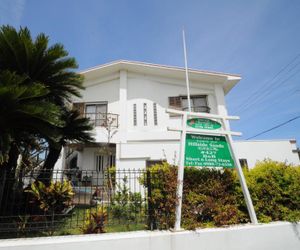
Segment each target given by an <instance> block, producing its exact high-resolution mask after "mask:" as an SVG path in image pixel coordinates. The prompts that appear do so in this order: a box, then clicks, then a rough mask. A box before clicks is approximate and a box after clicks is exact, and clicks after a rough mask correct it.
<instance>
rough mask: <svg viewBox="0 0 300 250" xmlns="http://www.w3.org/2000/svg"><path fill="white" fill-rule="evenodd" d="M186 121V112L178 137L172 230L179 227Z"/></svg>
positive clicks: (176, 229)
mask: <svg viewBox="0 0 300 250" xmlns="http://www.w3.org/2000/svg"><path fill="white" fill-rule="evenodd" d="M186 121H187V113H185V114H184V115H183V117H182V132H181V139H180V158H179V167H178V175H177V193H176V198H177V204H176V214H175V225H174V230H175V231H178V230H180V229H181V227H180V225H181V208H182V193H183V175H184V155H185V139H186V138H185V137H186Z"/></svg>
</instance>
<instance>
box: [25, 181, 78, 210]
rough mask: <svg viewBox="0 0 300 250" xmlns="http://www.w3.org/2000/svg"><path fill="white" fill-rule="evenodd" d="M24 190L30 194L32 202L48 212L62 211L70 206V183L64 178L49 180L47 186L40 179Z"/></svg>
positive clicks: (71, 192) (71, 197) (71, 196)
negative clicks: (54, 180)
mask: <svg viewBox="0 0 300 250" xmlns="http://www.w3.org/2000/svg"><path fill="white" fill-rule="evenodd" d="M25 192H28V193H30V194H32V199H31V203H32V204H34V205H35V206H38V207H39V209H40V210H41V211H43V212H44V213H48V214H59V213H62V212H63V210H64V209H66V208H68V207H70V205H71V203H72V200H73V196H74V192H73V188H72V185H71V183H70V182H69V181H66V180H64V181H63V182H59V181H57V182H53V181H51V183H50V185H49V186H46V185H45V184H44V183H43V182H40V181H38V182H34V183H32V184H31V186H30V189H28V190H26V191H25Z"/></svg>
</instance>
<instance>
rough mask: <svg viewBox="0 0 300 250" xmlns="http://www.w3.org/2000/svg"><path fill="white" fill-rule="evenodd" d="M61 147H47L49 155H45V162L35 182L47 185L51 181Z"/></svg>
mask: <svg viewBox="0 0 300 250" xmlns="http://www.w3.org/2000/svg"><path fill="white" fill-rule="evenodd" d="M61 149H62V146H60V147H57V146H52V145H49V153H48V155H47V158H46V161H45V163H44V166H43V169H42V171H41V173H40V174H39V176H38V178H37V180H38V181H41V182H43V183H44V184H45V185H49V184H50V181H51V176H52V173H53V169H54V166H55V163H56V162H57V160H58V158H59V155H60V152H61Z"/></svg>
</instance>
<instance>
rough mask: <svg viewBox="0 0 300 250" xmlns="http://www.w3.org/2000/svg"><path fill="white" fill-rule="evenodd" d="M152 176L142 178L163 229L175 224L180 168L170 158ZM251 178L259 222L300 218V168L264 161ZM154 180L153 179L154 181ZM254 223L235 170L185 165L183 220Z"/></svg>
mask: <svg viewBox="0 0 300 250" xmlns="http://www.w3.org/2000/svg"><path fill="white" fill-rule="evenodd" d="M149 173H150V174H151V178H149V179H148V182H147V178H146V177H144V178H142V179H141V180H140V181H141V183H142V184H143V185H144V186H145V187H146V188H147V189H148V192H149V189H150V186H151V197H149V200H148V203H149V204H150V207H151V208H152V211H153V216H154V219H153V220H154V221H155V223H156V225H157V226H158V228H161V229H162V228H170V227H173V225H174V214H175V206H176V202H177V199H176V185H177V168H176V167H174V166H170V165H168V164H167V163H163V164H161V165H155V166H153V167H151V169H150V170H149ZM245 177H246V181H247V184H248V187H249V190H250V193H251V196H252V199H253V203H254V206H255V211H256V213H257V215H258V219H259V221H260V222H269V221H276V220H286V221H299V220H300V181H299V180H300V167H292V166H289V165H286V164H284V163H278V162H274V161H270V160H267V161H263V162H260V163H258V164H257V166H256V167H255V168H254V169H252V170H250V171H245ZM149 180H150V183H149ZM245 222H249V217H248V212H247V209H246V205H245V202H244V197H243V193H242V190H241V187H240V183H239V181H238V177H237V174H236V171H235V170H228V169H226V170H217V169H209V168H188V167H186V168H185V176H184V187H183V205H182V225H183V227H184V228H186V229H194V228H196V227H203V226H205V227H207V226H208V227H211V226H225V225H231V224H237V223H245Z"/></svg>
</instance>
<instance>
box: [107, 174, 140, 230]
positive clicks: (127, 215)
mask: <svg viewBox="0 0 300 250" xmlns="http://www.w3.org/2000/svg"><path fill="white" fill-rule="evenodd" d="M116 185H117V190H116V191H115V194H114V196H113V198H112V200H111V206H110V212H111V213H112V215H113V218H114V219H117V220H118V221H119V222H121V221H122V222H123V223H125V224H126V226H129V224H130V223H131V222H134V221H136V220H137V216H138V215H139V216H140V215H141V214H142V213H143V209H142V204H143V200H142V196H141V194H140V193H134V192H131V191H130V190H129V188H128V181H127V177H126V176H125V177H124V178H123V179H122V183H117V184H116Z"/></svg>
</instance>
